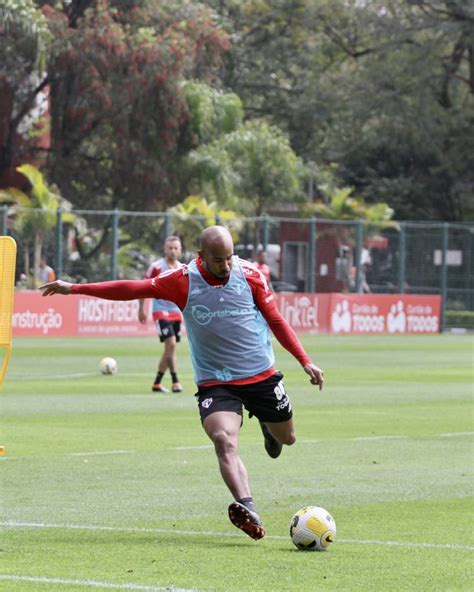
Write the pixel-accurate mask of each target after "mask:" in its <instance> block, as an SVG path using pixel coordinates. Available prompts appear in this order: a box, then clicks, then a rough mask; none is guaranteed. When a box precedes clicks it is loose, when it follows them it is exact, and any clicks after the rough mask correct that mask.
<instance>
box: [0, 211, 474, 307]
mask: <svg viewBox="0 0 474 592" xmlns="http://www.w3.org/2000/svg"><path fill="white" fill-rule="evenodd" d="M31 215H34V216H35V219H36V220H38V217H41V216H40V215H41V212H40V211H34V210H27V209H22V208H15V209H13V208H10V209H9V208H7V207H2V208H0V232H1V233H2V234H9V235H11V236H13V237H14V238H15V239H16V241H17V243H18V261H17V277H16V281H17V285H18V286H22V287H34V284H33V283H32V278H33V267H34V260H35V259H34V250H35V244H36V249H38V248H41V251H42V253H43V254H44V255H45V256H46V258H47V261H48V263H49V265H51V266H52V267H53V268H55V270H56V273H57V275H58V276H60V277H61V278H64V279H68V280H71V281H74V282H86V281H87V282H94V281H102V280H107V279H115V278H129V279H140V278H143V277H144V275H145V272H146V269H147V267H148V265H149V264H150V262H151V261H152V260H154V259H156V258H158V257H160V256H162V249H163V243H164V239H165V238H166V237H167V236H169V235H171V234H176V235H178V236H179V237H180V238H181V240H182V243H183V251H184V252H183V260H184V261H189V260H190V259H191V258H192V257H193V256H194V255H195V252H196V249H197V247H198V244H197V241H198V237H199V234H200V231H201V230H202V229H203V228H205V227H206V226H208V225H209V224H214V223H222V221H221V220H219V218H217V219H212V220H210V219H208V218H204V217H200V216H191V215H182V214H181V215H178V214H175V213H172V212H161V213H149V212H127V211H118V210H114V211H92V210H74V211H73V215H74V223H65V222H64V219H63V218H64V216H63V214H62V212H61V210H59V211H58V212H57V215H56V224H55V225H54V226H49V227H46V228H45V227H41V225H38V230H37V231H35V227H34V226H32V225H31V224H24V220H25V219H26V218H27V217H28V216H31ZM22 221H23V223H22ZM225 225H226V226H228V228H229V230H231V232H232V235H233V237H234V242H235V252H236V253H237V254H238V255H240V256H241V257H243V258H246V259H250V260H252V259H255V257H256V254H257V251H258V250H260V249H264V250H265V251H266V253H267V263H268V265H269V266H270V269H271V272H272V278H273V285H274V288H275V290H276V291H295V292H374V293H410V294H441V295H442V296H443V306H444V311H446V310H459V311H474V257H473V239H474V225H473V224H467V223H466V224H450V223H432V222H398V223H391V224H390V226H389V227H381V226H380V225H376V224H372V223H368V222H366V221H362V220H360V221H341V220H322V219H316V218H312V219H296V218H291V217H285V218H283V217H268V216H265V217H260V218H235V219H233V220H230V221H229V220H227V221H225ZM38 241H39V243H38ZM38 244H40V247H38Z"/></svg>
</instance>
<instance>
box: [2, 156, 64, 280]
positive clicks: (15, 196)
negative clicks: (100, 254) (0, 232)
mask: <svg viewBox="0 0 474 592" xmlns="http://www.w3.org/2000/svg"><path fill="white" fill-rule="evenodd" d="M17 171H18V172H19V173H21V174H22V175H23V176H24V177H26V179H27V180H28V183H29V186H30V189H29V190H28V191H22V190H20V189H16V188H14V187H12V188H10V189H7V190H3V191H2V190H0V203H8V204H14V205H15V230H16V231H17V232H18V234H19V235H20V236H21V242H22V245H23V246H24V248H25V252H24V259H25V273H26V275H27V276H29V273H30V264H29V261H30V256H29V253H30V247H31V244H32V243H33V286H34V287H36V286H38V273H39V264H40V258H41V254H42V246H43V240H44V238H45V236H46V235H47V234H48V233H49V232H50V231H51V230H52V229H53V228H54V226H55V225H56V219H57V211H58V208H59V207H61V208H64V209H65V211H64V213H63V221H64V222H68V223H71V224H72V223H73V222H74V221H75V216H74V215H73V214H72V213H71V212H70V211H69V210H70V209H71V204H70V203H69V202H67V201H66V200H64V199H62V197H61V196H60V195H59V194H58V193H56V192H55V190H54V189H53V188H51V187H50V186H49V185H48V184H47V183H46V182H45V180H44V177H43V174H42V173H41V172H40V171H39V170H38V169H37V168H36V167H35V166H33V165H30V164H24V165H22V166H20V167H18V168H17Z"/></svg>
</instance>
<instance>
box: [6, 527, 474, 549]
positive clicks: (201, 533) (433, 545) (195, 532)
mask: <svg viewBox="0 0 474 592" xmlns="http://www.w3.org/2000/svg"><path fill="white" fill-rule="evenodd" d="M0 526H4V527H7V528H26V529H28V528H44V529H48V528H51V529H52V528H62V529H65V530H91V531H102V532H130V533H139V532H141V533H143V532H149V533H152V534H153V533H155V534H174V535H186V536H189V535H196V536H215V537H226V538H229V537H230V538H234V537H241V536H242V534H241V533H239V532H216V531H206V530H174V529H171V528H134V527H123V526H122V527H119V526H95V525H88V524H46V523H43V522H14V521H7V522H0ZM265 538H267V539H277V540H287V539H288V536H283V535H279V534H271V535H267V536H266V537H265ZM337 540H338V542H340V543H350V544H352V545H385V546H389V547H417V548H422V549H423V548H428V549H454V550H457V551H474V546H470V545H455V544H449V543H443V544H437V543H413V542H400V541H363V540H359V539H337Z"/></svg>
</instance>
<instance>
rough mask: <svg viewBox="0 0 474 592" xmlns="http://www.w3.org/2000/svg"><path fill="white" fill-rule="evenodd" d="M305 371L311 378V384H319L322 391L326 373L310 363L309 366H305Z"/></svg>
mask: <svg viewBox="0 0 474 592" xmlns="http://www.w3.org/2000/svg"><path fill="white" fill-rule="evenodd" d="M303 370H304V371H305V372H306V374H309V376H310V377H311V378H310V382H311V384H317V385H318V386H319V390H321V389H322V388H323V383H324V372H323V371H322V370H321V368H319V367H318V366H315V365H314V364H313V363H311V362H310V363H309V364H306V365H305V366H303Z"/></svg>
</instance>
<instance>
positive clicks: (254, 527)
mask: <svg viewBox="0 0 474 592" xmlns="http://www.w3.org/2000/svg"><path fill="white" fill-rule="evenodd" d="M228 512H229V519H230V521H231V522H232V524H233V525H234V526H236V527H237V528H240V530H243V531H244V532H245V534H248V536H249V537H250V538H252V539H254V540H255V541H258V540H259V539H263V537H264V536H265V529H264V528H263V524H262V521H261V520H260V516H259V515H258V514H257V513H256V512H251V511H250V510H249V509H248V508H246V507H245V506H244V505H243V504H240V503H239V502H234V503H233V504H230V506H229V509H228Z"/></svg>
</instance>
